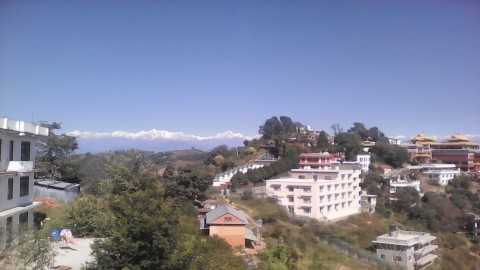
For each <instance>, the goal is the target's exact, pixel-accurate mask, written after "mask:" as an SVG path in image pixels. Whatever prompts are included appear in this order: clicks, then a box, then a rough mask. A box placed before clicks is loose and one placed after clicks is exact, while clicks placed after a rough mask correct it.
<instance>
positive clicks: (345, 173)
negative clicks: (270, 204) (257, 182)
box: [266, 162, 361, 221]
mask: <svg viewBox="0 0 480 270" xmlns="http://www.w3.org/2000/svg"><path fill="white" fill-rule="evenodd" d="M360 173H361V168H360V165H359V164H358V163H343V164H342V163H339V162H332V163H331V164H330V166H328V168H325V167H324V168H320V169H294V170H291V171H290V176H291V178H281V179H272V180H267V181H266V192H267V195H269V196H272V197H275V198H277V200H278V202H279V203H280V204H281V205H283V206H285V207H286V208H287V209H288V211H289V212H290V213H292V214H295V215H300V216H306V217H310V218H316V219H318V220H322V221H332V220H337V219H341V218H344V217H347V216H349V215H354V214H358V213H360V211H361V210H360V181H361V180H360Z"/></svg>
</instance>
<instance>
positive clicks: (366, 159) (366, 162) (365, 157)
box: [357, 154, 371, 173]
mask: <svg viewBox="0 0 480 270" xmlns="http://www.w3.org/2000/svg"><path fill="white" fill-rule="evenodd" d="M370 159H371V158H370V154H360V155H357V163H360V166H361V167H362V172H363V173H367V172H368V170H369V166H370Z"/></svg>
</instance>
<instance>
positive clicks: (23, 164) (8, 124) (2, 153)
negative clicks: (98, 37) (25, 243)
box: [0, 117, 48, 246]
mask: <svg viewBox="0 0 480 270" xmlns="http://www.w3.org/2000/svg"><path fill="white" fill-rule="evenodd" d="M32 134H36V135H39V136H47V135H48V129H45V128H43V127H40V126H38V125H34V124H32V123H27V122H23V121H16V120H11V119H7V118H2V117H0V172H2V173H3V174H2V175H1V176H0V232H1V233H0V245H1V246H3V245H5V243H6V240H7V239H11V238H15V236H16V235H18V231H19V229H20V228H19V226H21V225H24V226H29V227H30V226H32V224H33V211H34V210H33V208H34V207H35V206H36V204H34V203H33V197H34V175H33V169H34V167H35V157H36V154H37V153H36V141H37V138H36V137H34V136H33V135H32ZM11 142H13V148H12V147H11ZM22 142H29V143H30V149H29V154H27V155H26V156H24V157H23V159H24V160H23V161H22ZM11 153H12V154H13V155H11ZM24 153H25V154H26V153H27V152H24ZM22 177H26V178H27V179H28V182H27V183H28V190H26V191H25V194H24V195H23V196H20V192H21V179H22ZM9 179H12V180H13V185H12V187H13V189H12V192H11V195H12V198H11V199H9V198H8V197H9V185H8V183H9ZM25 213H26V214H25ZM20 217H22V220H21V218H20ZM7 223H10V224H11V226H7ZM7 227H9V228H10V229H9V228H7ZM12 236H13V237H12Z"/></svg>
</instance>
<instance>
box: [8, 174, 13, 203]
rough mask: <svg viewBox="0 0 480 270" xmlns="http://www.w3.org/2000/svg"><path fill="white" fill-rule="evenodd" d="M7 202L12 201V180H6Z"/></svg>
mask: <svg viewBox="0 0 480 270" xmlns="http://www.w3.org/2000/svg"><path fill="white" fill-rule="evenodd" d="M7 199H8V200H11V199H13V178H8V197H7Z"/></svg>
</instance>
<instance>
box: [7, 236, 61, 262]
mask: <svg viewBox="0 0 480 270" xmlns="http://www.w3.org/2000/svg"><path fill="white" fill-rule="evenodd" d="M55 255H56V251H55V248H54V246H53V245H52V244H51V243H50V241H49V240H48V239H47V238H46V237H44V236H43V235H42V234H40V233H39V232H38V231H24V232H21V233H20V235H19V237H18V239H17V240H16V241H15V244H14V245H13V246H11V247H10V252H8V253H7V259H6V260H5V261H4V262H6V264H7V265H8V269H25V270H26V269H45V268H49V267H50V263H51V261H52V258H53V257H54V256H55Z"/></svg>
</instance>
